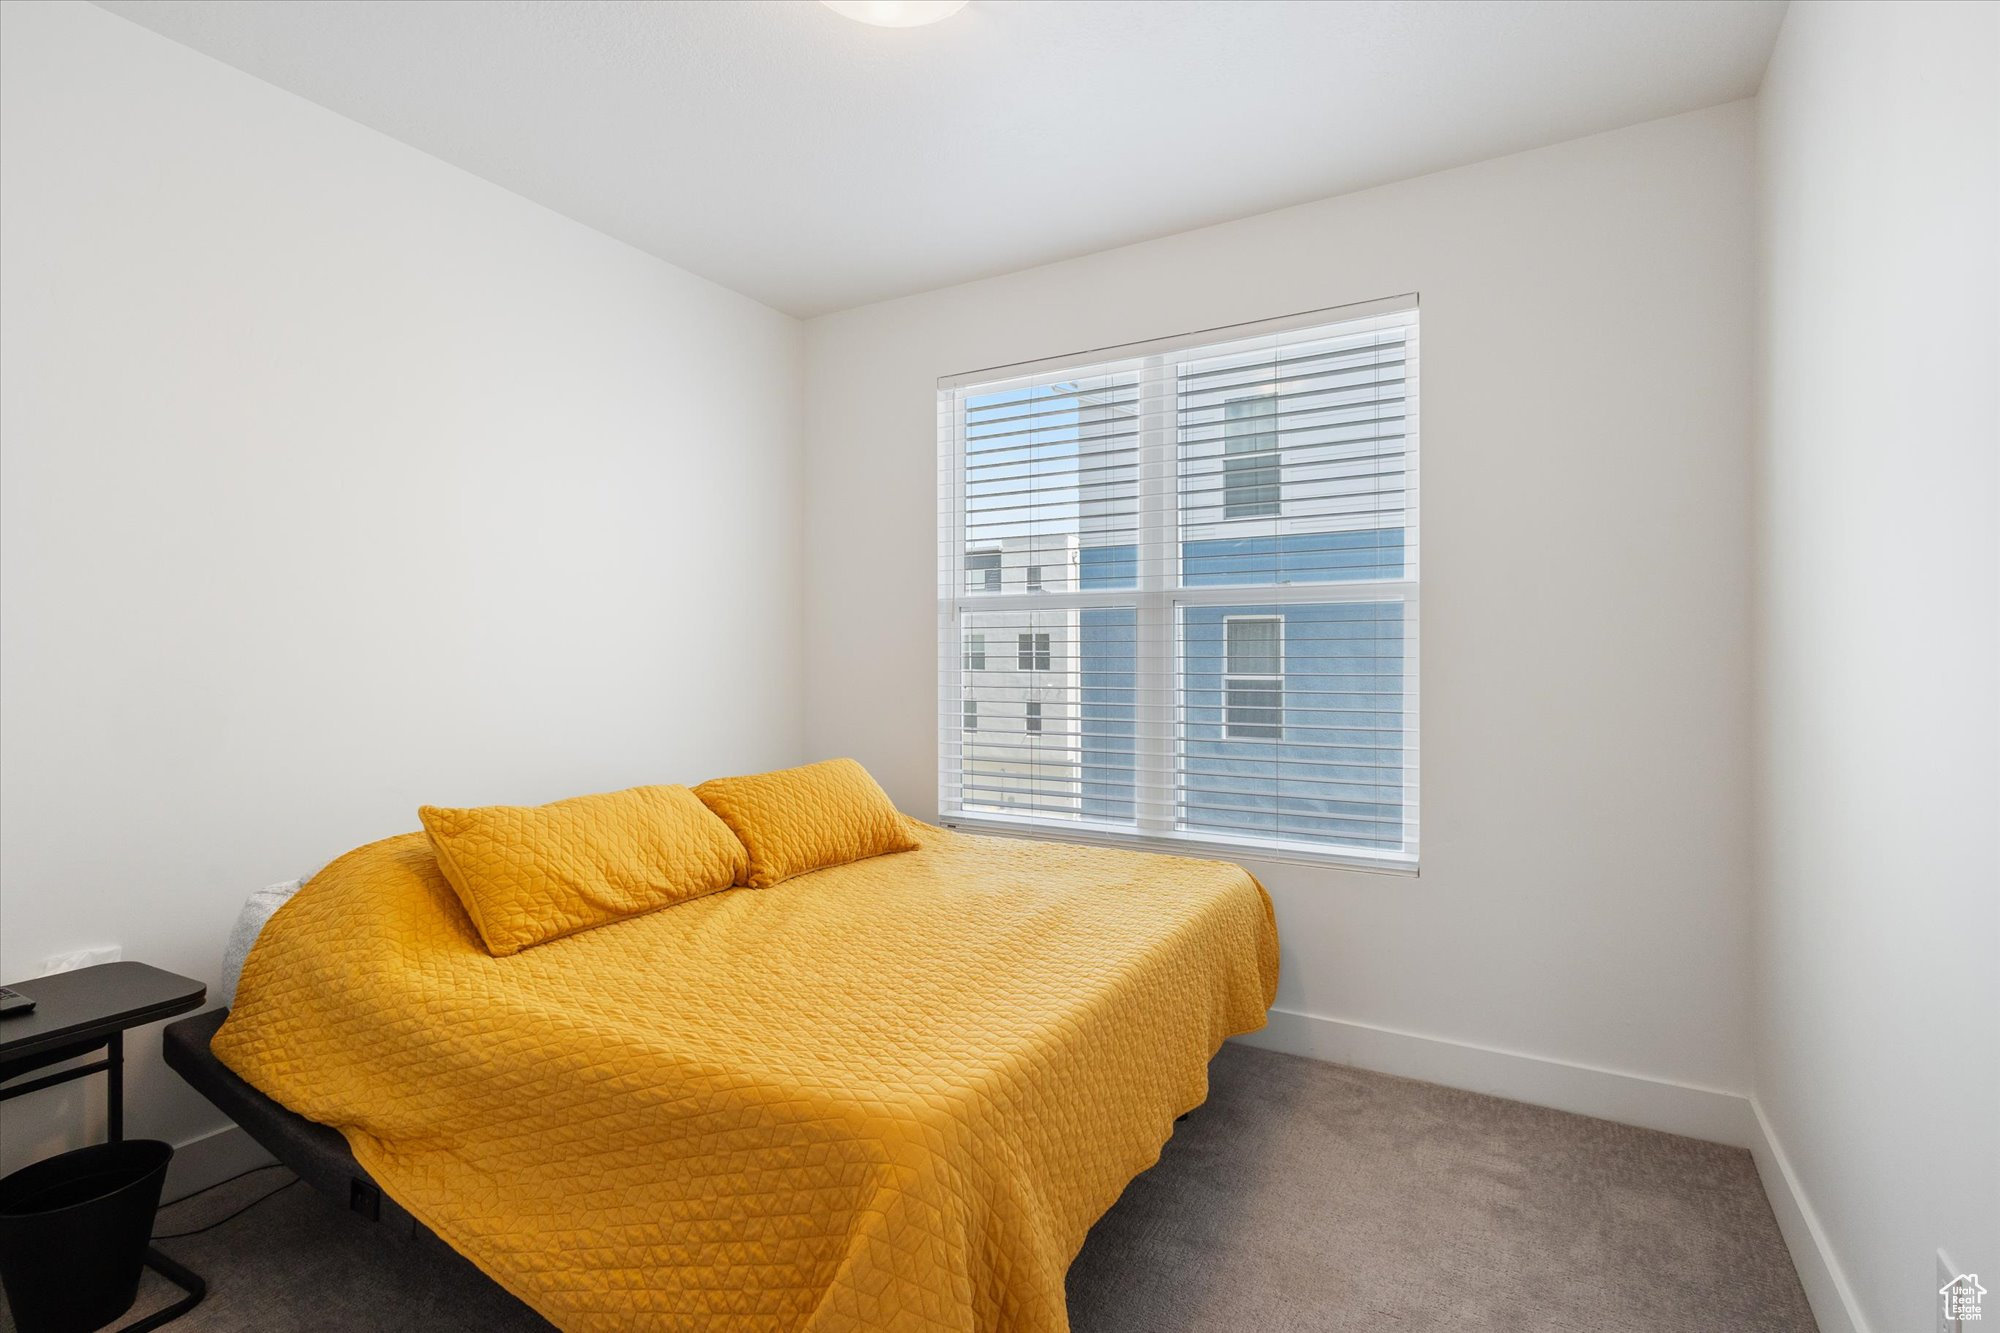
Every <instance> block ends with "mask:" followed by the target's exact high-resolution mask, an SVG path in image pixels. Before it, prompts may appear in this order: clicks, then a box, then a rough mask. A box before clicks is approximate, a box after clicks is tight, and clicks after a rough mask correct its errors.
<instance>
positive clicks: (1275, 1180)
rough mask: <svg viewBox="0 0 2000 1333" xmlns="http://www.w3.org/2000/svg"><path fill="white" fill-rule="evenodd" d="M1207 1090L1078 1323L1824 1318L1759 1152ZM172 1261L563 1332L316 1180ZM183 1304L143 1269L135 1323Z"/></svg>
mask: <svg viewBox="0 0 2000 1333" xmlns="http://www.w3.org/2000/svg"><path fill="white" fill-rule="evenodd" d="M1212 1078H1213V1091H1212V1094H1211V1096H1210V1099H1209V1101H1208V1104H1207V1105H1205V1106H1203V1107H1202V1108H1201V1109H1200V1110H1198V1111H1196V1112H1195V1113H1194V1114H1193V1115H1191V1116H1189V1117H1188V1118H1187V1119H1186V1120H1185V1121H1183V1122H1182V1123H1181V1125H1180V1126H1179V1128H1178V1130H1177V1131H1176V1133H1175V1134H1174V1137H1173V1141H1172V1142H1171V1143H1169V1144H1168V1145H1167V1148H1166V1152H1165V1154H1164V1155H1163V1156H1162V1158H1161V1160H1160V1163H1159V1165H1158V1166H1156V1167H1154V1168H1153V1169H1152V1170H1151V1171H1149V1172H1147V1173H1146V1174H1145V1175H1143V1176H1141V1177H1140V1178H1139V1179H1138V1180H1136V1181H1134V1182H1133V1183H1132V1185H1131V1186H1130V1188H1128V1189H1127V1190H1126V1191H1125V1196H1124V1197H1123V1198H1122V1199H1120V1200H1119V1202H1118V1205H1117V1206H1116V1207H1115V1208H1113V1209H1112V1210H1111V1212H1110V1213H1108V1214H1107V1215H1106V1216H1105V1217H1104V1219H1103V1220H1102V1221H1101V1222H1099V1223H1098V1225H1097V1227H1096V1229H1095V1230H1093V1231H1092V1232H1091V1233H1090V1239H1089V1241H1088V1242H1087V1243H1086V1244H1085V1245H1084V1248H1083V1253H1082V1254H1081V1255H1080V1256H1079V1257H1078V1258H1077V1261H1076V1264H1075V1266H1074V1267H1073V1268H1072V1269H1071V1270H1070V1277H1069V1293H1070V1317H1071V1321H1072V1323H1073V1324H1074V1327H1075V1329H1076V1333H1163V1331H1165V1330H1178V1329H1187V1330H1215V1331H1216V1333H1222V1331H1223V1330H1229V1331H1230V1333H1243V1331H1247V1333H1293V1331H1294V1330H1297V1331H1299V1333H1304V1331H1305V1330H1388V1331H1390V1333H1418V1331H1419V1330H1447V1329H1449V1330H1453V1331H1454V1333H1457V1331H1459V1330H1510V1331H1511V1330H1550V1331H1551V1333H1586V1331H1587V1333H1602V1330H1605V1329H1619V1330H1655V1329H1657V1330H1668V1329H1671V1330H1702V1331H1703V1333H1721V1331H1723V1330H1736V1329H1742V1330H1758V1331H1760V1333H1762V1331H1764V1330H1771V1331H1773V1333H1777V1331H1780V1330H1782V1331H1783V1333H1798V1331H1800V1330H1810V1329H1812V1328H1813V1321H1812V1316H1811V1314H1810V1313H1809V1311H1808V1310H1807V1307H1806V1301H1805V1293H1804V1292H1803V1291H1802V1290H1801V1289H1800V1287H1799V1281H1798V1276H1797V1274H1796V1273H1795V1272H1794V1271H1793V1269H1792V1265H1791V1261H1790V1259H1789V1257H1788V1256H1787V1255H1786V1253H1785V1247H1784V1242H1783V1241H1782V1240H1781V1239H1780V1238H1779V1235H1778V1228H1777V1223H1776V1222H1775V1221H1774V1220H1773V1218H1772V1216H1771V1210H1770V1206H1769V1205H1768V1204H1767V1203H1766V1202H1765V1199H1764V1193H1763V1190H1762V1188H1761V1187H1760V1186H1759V1184H1758V1180H1757V1173H1756V1169H1755V1168H1754V1167H1753V1166H1752V1165H1751V1162H1750V1157H1749V1154H1747V1153H1745V1152H1742V1151H1739V1150H1737V1149H1732V1148H1723V1147H1718V1146H1717V1145H1715V1144H1712V1143H1702V1142H1698V1141H1696V1140H1693V1139H1683V1138H1676V1137H1674V1136H1672V1135H1669V1134H1658V1133H1654V1132H1651V1131H1649V1130H1642V1129H1632V1128H1629V1127H1627V1126H1624V1125H1615V1124H1612V1123H1610V1122H1609V1121H1604V1120H1591V1119H1588V1118H1586V1117H1583V1116H1575V1115H1567V1114H1564V1113H1563V1112H1560V1111H1548V1110H1543V1109H1541V1108H1538V1107H1533V1106H1525V1105H1522V1104H1520V1103H1518V1102H1507V1101H1500V1100H1497V1099H1495V1098H1492V1097H1481V1096H1478V1095H1476V1094H1473V1093H1467V1092H1457V1091H1453V1090H1451V1089H1448V1088H1440V1087H1435V1086H1433V1085H1431V1084H1427V1083H1413V1082H1410V1081H1408V1080H1405V1079H1396V1078H1388V1077H1385V1076H1383V1075H1380V1074H1369V1073H1363V1072H1361V1071H1358V1070H1353V1069H1347V1068H1343V1067H1341V1066H1338V1065H1328V1064H1321V1063H1319V1062H1317V1061H1311V1060H1301V1059H1297V1058H1295V1057H1292V1056H1286V1055H1277V1054H1273V1053H1271V1052H1268V1051H1260V1050H1254V1049H1250V1048H1247V1047H1241V1046H1228V1047H1225V1048H1224V1050H1223V1052H1222V1053H1221V1054H1220V1055H1219V1056H1217V1057H1216V1060H1215V1065H1214V1068H1213V1070H1212ZM286 1178H287V1176H286V1173H285V1172H283V1171H280V1170H274V1171H269V1172H265V1173H261V1174H259V1175H256V1176H251V1177H249V1178H247V1179H245V1180H242V1181H239V1182H237V1183H236V1184H233V1185H230V1186H226V1187H224V1188H223V1189H219V1190H216V1191H214V1192H212V1193H210V1194H208V1195H205V1196H203V1197H201V1198H198V1199H193V1200H189V1201H187V1202H185V1203H182V1204H179V1205H176V1206H174V1207H171V1208H169V1209H167V1210H164V1211H163V1213H162V1215H161V1220H160V1226H159V1230H160V1231H161V1232H163V1233H164V1232H167V1231H181V1230H188V1229H191V1228H193V1227H197V1226H201V1225H204V1224H205V1223H207V1222H210V1221H213V1220H214V1219H216V1218H219V1217H222V1216H224V1215H225V1214H227V1213H228V1212H230V1211H231V1210H232V1209H233V1208H235V1207H238V1206H240V1205H241V1204H243V1203H245V1202H247V1201H249V1200H251V1199H254V1198H256V1197H257V1196H258V1195H259V1194H261V1193H263V1192H264V1191H266V1190H269V1189H272V1188H273V1187H274V1186H276V1185H277V1184H279V1183H281V1182H283V1181H284V1180H285V1179H286ZM161 1248H162V1249H164V1250H166V1251H167V1252H168V1253H169V1254H171V1255H173V1256H174V1257H176V1258H178V1259H180V1260H182V1261H183V1262H185V1263H187V1264H189V1265H191V1266H192V1267H194V1268H195V1269H196V1270H197V1271H199V1272H201V1273H203V1274H205V1275H206V1276H207V1277H208V1279H209V1283H210V1293H211V1294H210V1296H209V1298H208V1301H207V1303H206V1304H204V1305H203V1306H202V1307H201V1308H200V1309H198V1310H196V1311H195V1312H194V1314H193V1315H191V1316H189V1317H188V1318H186V1319H184V1320H182V1321H181V1322H180V1323H179V1324H177V1325H175V1326H174V1327H175V1328H176V1329H186V1330H189V1331H190V1333H193V1330H237V1329H241V1330H259V1331H260V1333H282V1331H284V1330H347V1329H352V1330H363V1329H369V1330H373V1329H423V1330H427V1331H431V1330H435V1331H438V1333H444V1331H447V1330H475V1329H477V1330H506V1329H529V1328H546V1327H547V1325H545V1324H543V1323H542V1321H541V1320H540V1319H539V1318H537V1317H536V1316H535V1315H534V1314H533V1313H532V1312H531V1311H529V1310H528V1309H527V1308H526V1307H524V1306H522V1305H521V1304H519V1303H518V1302H516V1301H515V1300H514V1299H513V1298H512V1297H510V1296H508V1295H507V1294H506V1293H504V1292H502V1291H501V1290H500V1289H499V1288H497V1287H495V1286H494V1285H492V1284H491V1283H490V1282H487V1281H486V1280H485V1279H484V1278H483V1277H481V1276H480V1275H479V1274H478V1273H477V1272H476V1271H474V1270H473V1269H472V1268H471V1267H470V1265H467V1264H466V1263H464V1261H462V1260H460V1259H458V1258H457V1256H455V1255H452V1254H451V1253H450V1252H449V1251H444V1250H443V1249H442V1247H441V1246H437V1247H424V1246H413V1245H410V1244H407V1243H398V1242H395V1241H392V1240H390V1239H388V1238H387V1237H385V1236H383V1235H382V1234H380V1231H379V1229H377V1228H375V1227H373V1226H371V1225H370V1224H369V1223H366V1222H363V1221H361V1220H360V1219H358V1218H355V1217H352V1216H350V1215H348V1214H346V1213H344V1212H341V1211H340V1210H338V1209H336V1208H335V1207H333V1206H332V1205H330V1204H329V1203H327V1202H326V1201H325V1200H323V1199H321V1198H320V1197H319V1196H317V1195H315V1194H313V1193H312V1192H311V1191H310V1190H309V1189H308V1188H307V1187H305V1186H303V1185H295V1186H293V1187H291V1188H288V1189H285V1190H283V1191H282V1192H281V1193H278V1194H276V1195H275V1196H273V1197H272V1198H270V1199H269V1200H268V1201H266V1202H264V1203H261V1204H258V1205H257V1206H256V1207H255V1208H253V1209H251V1210H250V1211H249V1212H247V1213H245V1214H244V1215H243V1216H242V1217H240V1218H238V1219H236V1220H235V1221H233V1222H230V1223H228V1224H226V1225H224V1226H221V1227H218V1228H217V1229H215V1230H213V1231H211V1232H208V1233H207V1234H205V1235H201V1236H195V1237H191V1238H188V1239H186V1240H179V1241H170V1242H167V1243H165V1244H164V1245H162V1247H161ZM167 1299H170V1297H169V1295H168V1293H167V1291H166V1289H165V1287H164V1284H158V1283H157V1279H154V1278H152V1277H151V1276H150V1275H149V1277H148V1279H147V1286H146V1287H145V1288H144V1289H143V1290H142V1293H141V1297H140V1304H139V1305H138V1306H136V1307H134V1315H135V1316H136V1315H138V1314H140V1313H143V1312H144V1311H145V1310H146V1309H149V1308H153V1307H155V1306H157V1305H159V1304H164V1303H165V1301H166V1300H167Z"/></svg>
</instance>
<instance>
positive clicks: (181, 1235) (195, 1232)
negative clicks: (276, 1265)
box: [152, 1162, 299, 1240]
mask: <svg viewBox="0 0 2000 1333" xmlns="http://www.w3.org/2000/svg"><path fill="white" fill-rule="evenodd" d="M284 1169H286V1168H285V1166H284V1164H283V1163H282V1162H267V1163H265V1164H264V1165H263V1166H253V1167H251V1168H250V1169H249V1170H248V1171H239V1172H237V1173H236V1174H235V1175H233V1176H231V1177H229V1178H228V1179H227V1180H218V1181H216V1182H215V1183H214V1184H213V1185H209V1186H206V1187H205V1188H202V1189H198V1190H196V1191H195V1192H194V1193H193V1194H189V1195H187V1196H185V1197H184V1198H179V1199H175V1200H174V1201H173V1203H171V1204H168V1205H167V1206H168V1207H169V1208H173V1207H178V1206H179V1205H181V1204H184V1203H186V1202H187V1201H188V1200H189V1199H198V1198H200V1197H201V1196H202V1195H204V1194H206V1193H208V1192H209V1190H219V1189H221V1188H222V1187H223V1186H224V1185H231V1184H234V1183H235V1182H237V1181H239V1180H241V1179H243V1177H245V1176H254V1175H256V1174H257V1173H258V1172H259V1171H277V1170H284ZM298 1183H299V1178H298V1177H297V1176H293V1177H292V1178H291V1179H290V1180H288V1181H286V1182H285V1183H284V1184H282V1185H280V1186H278V1188H276V1189H274V1190H266V1191H265V1192H264V1193H262V1194H260V1195H258V1196H257V1197H256V1198H254V1199H252V1200H251V1201H250V1202H248V1203H246V1204H244V1205H243V1206H242V1207H241V1208H238V1209H237V1210H236V1211H235V1212H233V1213H229V1214H227V1215H225V1216H223V1217H218V1218H217V1219H216V1220H215V1221H213V1222H210V1223H209V1224H207V1225H206V1226H199V1227H194V1228H193V1229H191V1230H188V1231H170V1232H168V1233H167V1234H166V1235H164V1236H154V1237H153V1238H152V1239H154V1240H184V1239H186V1238H187V1237H189V1236H199V1235H201V1234H202V1233H203V1232H205V1231H213V1230H215V1229H216V1228H217V1227H219V1226H221V1225H222V1224H223V1223H224V1222H234V1221H235V1220H236V1219H237V1218H239V1217H241V1216H243V1214H245V1213H247V1212H249V1211H250V1210H251V1209H252V1208H255V1207H256V1206H257V1205H258V1204H260V1203H262V1202H264V1201H265V1200H266V1199H271V1198H276V1197H277V1196H278V1195H280V1194H283V1193H284V1192H285V1191H286V1190H288V1189H290V1188H291V1187H292V1186H294V1185H296V1184H298Z"/></svg>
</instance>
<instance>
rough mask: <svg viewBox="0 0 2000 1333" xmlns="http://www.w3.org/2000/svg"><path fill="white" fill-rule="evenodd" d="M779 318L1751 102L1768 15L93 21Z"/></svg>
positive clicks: (1766, 47)
mask: <svg viewBox="0 0 2000 1333" xmlns="http://www.w3.org/2000/svg"><path fill="white" fill-rule="evenodd" d="M99 3H100V4H101V5H102V6H103V7H104V8H105V9H108V10H111V11H112V12H114V13H117V14H121V15H123V16H125V17H126V18H129V19H132V20H133V21H135V22H137V23H140V24H143V25H145V26H146V27H148V28H151V29H153V30H154V31H156V32H159V33H162V34H164V35H166V36H168V37H171V38H173V39H174V40H176V41H179V42H182V43H185V44H186V45H188V46H191V47H193V48H195V49H196V50H198V51H203V52H206V53H208V54H209V55H212V56H215V57H216V58H218V59H220V60H223V61H226V62H227V63H229V64H231V65H234V66H236V67H237V68H239V69H242V70H246V71H248V72H249V73H251V74H254V75H256V76H258V77H259V78H262V79H265V80H268V81H269V82H271V83H274V84H277V85H278V86H279V87H281V88H287V89H290V90H291V91H293V92H296V93H298V94H300V95H302V96H304V97H307V98H310V99H311V100H312V101H315V102H318V103H319V104H321V105H322V106H325V107H329V108H331V109H332V110H334V111H337V112H339V113H340V114H342V115H344V116H348V117H351V118H352V119H354V120H357V121H360V122H361V123H362V124H364V125H369V126H372V127H374V128H375V129H378V130H381V131H382V132H384V133H385V134H389V135H392V136H394V137H395V138H397V139H401V140H403V141H404V142H405V143H409V144H413V145H415V146H416V147H418V148H420V149H422V150H424V151H425V152H428V153H431V154H433V155H435V156H437V157H440V158H443V159H444V160H445V161H447V162H452V163H456V164H457V165H459V166H461V167H464V168H465V169H466V170H468V171H472V172H474V173H476V174H478V175H480V176H483V177H485V178H486V179H488V180H490V181H493V182H495V183H497V184H499V185H502V186H505V187H506V188H508V189H510V190H513V191H515V192H517V193H519V194H522V195H526V196H527V197H528V198H530V199H534V200H538V201H539V202H541V203H543V204H546V205H547V206H549V207H550V208H553V209H555V210H557V211H558V212H561V213H565V214H567V215H568V216H570V217H572V218H575V219H577V220H578V221H579V222H583V223H587V224H588V225H590V226H592V227H595V228H597V229H599V230H600V231H604V232H608V233H609V234H611V235H613V236H616V237H619V238H620V239H622V240H625V241H628V242H630V243H631V244H633V245H635V246H638V247H639V248H641V249H643V250H648V251H650V252H652V253H653V254H656V255H658V256H660V257H661V258H663V259H667V260H670V261H672V262H673V263H676V264H679V265H681V266H683V267H685V268H689V269H692V270H693V271H695V272H696V273H700V274H703V275H704V276H706V277H709V278H712V279H714V280H715V281H717V282H720V283H722V284H724V285H726V286H729V287H733V288H735V289H736V290H738V291H741V292H745V293H747V294H749V295H751V296H754V297H756V298H757V299H758V300H760V301H763V302H766V303H767V304H769V305H772V306H776V307H777V308H779V309H781V310H786V311H790V312H791V313H793V314H797V315H813V314H818V313H821V312H824V311H828V310H837V309H842V308H844V307H847V306H852V305H859V304H863V303H866V302H869V301H877V300H881V299H884V298H886V297H892V296H899V295H903V294H905V293H909V292H915V291H921V290H925V289H927V288H932V287H939V286H945V285H948V284H951V283H955V282H963V281H966V280H968V279H971V278H977V277H983V276H986V275H989V274H993V273H1002V272H1006V271H1008V270H1011V269H1017V268H1024V267H1027V266H1030V265H1033V264H1039V263H1045V262H1047V261H1050V260H1054V259H1061V258H1065V257H1067V256H1070V255H1077V254H1084V253H1088V252H1090V251H1093V250H1101V249H1105V248H1107V247H1110V246H1116V245H1123V244H1126V243H1129V242H1132V241H1137V240H1143V239H1146V238H1148V237H1153V236H1162V235H1167V234H1170V233H1172V232H1177V231H1185V230H1187V229H1189V228H1191V227H1199V226H1204V225H1206V224H1209V223H1214V222H1221V221H1225V220H1227V219H1229V218H1235V217H1243V216H1247V215H1249V214H1252V213H1259V212H1263V211H1265V210H1267V209H1272V208H1278V207H1282V206H1284V205H1287V204H1295V203H1302V202H1304V201H1306V200H1310V199H1317V198H1321V197H1324V196H1326V195H1330V194H1338V193H1341V192H1343V191H1347V190H1353V189H1359V188H1363V187H1365V186H1369V185H1375V184H1380V183H1382V182H1385V181H1390V180H1398V179H1402V178H1405V177H1409V176H1414V175H1420V174H1422V173H1424V172H1427V171H1435V170H1438V169H1440V168H1443V167H1448V166H1453V165H1457V164H1460V163H1464V162H1471V161H1477V160H1479V159H1481V158H1486V157H1493V156H1496V155H1499V154H1502V153H1509V152H1515V151H1518V150H1520V149H1524V148H1531V147H1535V146H1537V145H1540V144H1547V143H1554V142H1557V141H1560V140H1563V139H1569V138H1574V137H1576V136H1578V135H1582V134H1590V133H1594V132H1596V131H1599V130H1605V129H1611V128H1615V127H1617V126H1621V125H1629V124H1634V123H1636V122H1639V121H1642V120H1650V119H1652V118H1654V117H1657V116H1664V115H1671V114H1673V113H1675V112H1679V111H1687V110H1692V109H1694V108H1696V107H1701V106H1709V105H1713V104H1715V103H1718V102H1725V101H1729V100H1731V99H1733V98H1738V97H1745V96H1748V95H1750V94H1751V93H1753V92H1755V91H1756V88H1757V84H1758V82H1759V80H1760V79H1761V77H1762V74H1763V69H1764V63H1765V60H1766V59H1767V58H1768V56H1769V55H1770V51H1771V45H1772V43H1773V41H1774V40H1775V38H1776V35H1777V30H1778V24H1779V22H1780V20H1781V19H1782V17H1783V13H1784V5H1783V0H1497V2H1495V0H1445V2H1442V3H1438V2H1433V0H1405V2H1403V3H1388V2H1386V0H1347V2H1346V3H1319V2H1309V3H1301V2H1298V0H1233V2H1230V0H1209V2H1205V3H1195V2H1191V0H1189V2H1182V3H1157V2H1154V0H973V3H972V4H970V5H969V6H967V7H966V9H964V10H963V11H962V12H960V13H959V14H958V15H957V17H955V18H952V19H949V20H946V21H945V22H944V23H941V24H938V25H937V26H935V27H928V28H913V29H901V30H895V29H883V28H871V27H865V26H863V25H861V24H858V23H854V22H851V21H849V20H847V19H843V18H841V17H839V16H838V15H836V14H834V13H833V12H832V11H830V10H828V9H826V8H825V7H824V6H822V5H819V4H816V3H813V2H812V0H757V2H754V3H717V2H714V0H710V2H708V3H652V2H649V0H590V2H589V3H581V2H578V0H477V2H476V3H459V4H426V3H406V2H397V0H99Z"/></svg>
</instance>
